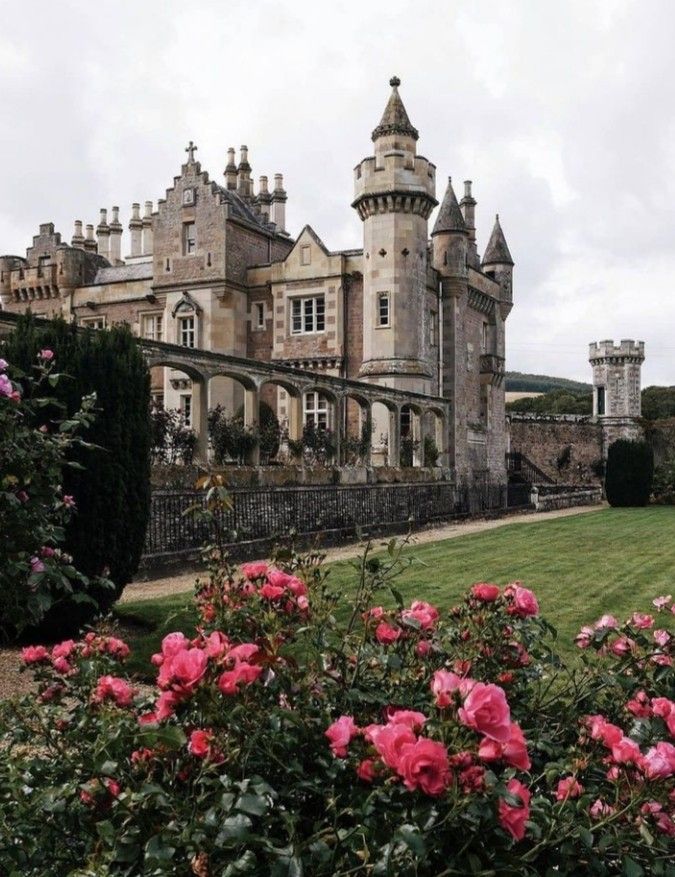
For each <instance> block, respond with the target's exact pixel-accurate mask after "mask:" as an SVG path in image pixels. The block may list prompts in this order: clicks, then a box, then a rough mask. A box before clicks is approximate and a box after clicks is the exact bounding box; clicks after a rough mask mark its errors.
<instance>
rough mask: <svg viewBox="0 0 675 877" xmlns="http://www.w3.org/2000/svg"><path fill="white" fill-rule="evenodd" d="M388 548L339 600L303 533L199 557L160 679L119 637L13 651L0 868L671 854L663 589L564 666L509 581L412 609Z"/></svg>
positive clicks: (336, 869)
mask: <svg viewBox="0 0 675 877" xmlns="http://www.w3.org/2000/svg"><path fill="white" fill-rule="evenodd" d="M401 563H402V560H401V555H400V551H399V548H397V547H396V546H395V545H394V544H393V543H392V544H391V545H390V547H389V553H388V554H387V555H386V557H385V559H381V558H379V557H373V556H371V554H370V553H369V552H368V551H367V552H366V553H365V554H364V556H363V557H362V558H361V559H360V561H359V562H358V563H355V578H356V579H357V581H358V585H357V589H356V593H355V594H350V595H349V596H348V597H347V596H345V595H342V594H338V593H335V592H333V591H332V590H331V587H330V578H329V577H327V575H326V573H325V571H324V569H323V567H322V565H321V563H320V558H319V557H318V556H317V555H310V556H308V557H304V558H303V557H298V556H296V555H294V554H291V553H288V552H282V553H280V554H279V555H278V557H277V559H276V561H275V563H274V564H273V565H267V564H264V563H251V564H244V565H243V566H242V567H241V568H240V569H238V570H237V569H233V568H231V567H230V566H228V565H227V564H226V563H224V562H221V561H217V562H214V564H213V565H212V568H211V571H210V574H209V576H208V578H207V579H206V580H205V581H203V582H201V583H198V586H197V592H196V603H197V610H198V614H199V619H200V621H199V625H198V627H197V629H196V630H195V633H194V636H192V637H191V638H188V637H187V636H185V635H184V634H183V633H172V634H169V635H168V636H166V637H165V638H164V640H163V642H162V644H161V649H160V650H159V651H158V652H157V654H156V655H154V657H153V659H152V664H153V667H152V668H151V669H152V678H153V680H154V681H153V684H152V685H147V684H145V685H143V684H141V683H139V681H138V680H133V679H128V678H127V677H126V674H125V672H124V660H125V658H126V655H127V649H126V647H125V646H124V643H122V642H120V641H119V640H117V639H114V638H110V637H106V636H101V635H97V634H95V633H89V634H87V636H85V638H84V639H83V640H82V641H80V642H74V641H72V640H69V641H66V642H65V643H61V644H59V645H58V646H55V647H53V648H51V649H46V648H44V647H41V646H35V647H30V648H27V649H26V650H25V651H24V660H25V662H26V664H27V665H28V666H29V667H30V670H31V671H32V672H33V673H34V674H35V677H36V679H37V681H38V686H39V687H38V693H37V695H35V696H32V697H28V698H24V699H23V700H21V701H14V702H8V703H5V704H4V706H3V707H2V713H1V719H0V728H1V731H2V737H1V743H0V745H1V746H2V752H3V759H2V761H1V762H0V824H1V825H2V826H3V831H4V838H5V842H4V843H3V844H0V871H2V873H8V874H21V875H38V874H39V875H47V874H48V875H61V874H73V875H81V877H82V875H100V874H120V875H139V874H142V875H163V874H185V875H190V874H193V875H198V877H203V875H214V877H215V875H226V877H233V875H240V874H257V875H273V877H281V875H294V877H298V875H312V877H315V875H318V877H323V875H325V877H328V875H331V877H334V875H343V877H347V875H357V874H363V875H373V877H376V875H388V874H391V875H429V877H432V875H434V877H440V875H450V874H462V875H464V874H486V875H487V874H512V875H541V874H547V875H549V874H550V875H556V874H579V875H581V874H598V875H601V874H625V875H641V874H645V875H646V874H657V875H658V874H661V875H667V874H670V873H672V865H671V864H670V854H671V853H672V848H673V838H674V837H675V822H674V821H673V809H674V803H675V791H674V780H673V777H674V775H675V745H674V739H673V734H674V732H675V699H674V696H675V692H674V691H673V668H672V638H671V634H670V630H669V628H670V627H672V618H673V615H672V612H671V610H672V601H671V600H670V598H669V597H663V598H657V599H656V600H655V605H654V607H653V611H652V612H650V613H642V614H639V615H633V616H632V617H631V618H629V619H627V620H626V621H625V622H622V621H620V620H619V619H616V618H612V617H611V616H606V617H604V618H602V619H600V621H599V622H597V623H596V624H595V625H592V626H591V625H589V626H588V627H587V628H584V630H582V632H581V633H580V635H579V638H578V645H579V646H580V647H581V648H580V652H579V655H580V659H579V661H578V662H577V663H575V664H574V665H573V666H567V665H566V664H565V663H564V662H563V661H562V660H561V659H560V658H559V657H558V656H557V654H556V652H555V650H554V648H553V644H554V631H553V629H552V628H551V627H550V625H549V624H547V622H546V621H545V620H544V619H542V618H541V617H540V615H539V613H538V605H537V601H536V597H535V596H534V594H533V593H532V592H531V591H529V590H528V589H527V588H525V587H524V586H523V584H522V583H520V582H514V583H513V584H511V585H509V586H507V587H506V588H503V589H502V588H499V587H498V586H496V585H490V584H489V583H480V585H477V586H474V587H473V588H472V589H471V590H470V591H469V593H468V594H467V596H466V598H465V599H464V601H463V602H462V603H461V604H460V605H457V606H453V607H451V608H450V609H443V608H441V607H434V606H430V605H429V604H428V603H424V602H422V601H414V602H412V604H410V605H406V602H404V601H403V599H402V597H401V595H400V594H399V592H398V591H397V590H396V589H395V587H393V577H394V575H395V574H396V572H397V571H398V570H399V569H400V568H401ZM618 643H624V644H627V646H626V648H624V647H623V646H622V647H621V648H617V644H618Z"/></svg>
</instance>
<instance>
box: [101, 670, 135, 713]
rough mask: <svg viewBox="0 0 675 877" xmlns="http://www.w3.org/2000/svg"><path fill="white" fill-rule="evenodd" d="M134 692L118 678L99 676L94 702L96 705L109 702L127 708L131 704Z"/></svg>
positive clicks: (126, 683)
mask: <svg viewBox="0 0 675 877" xmlns="http://www.w3.org/2000/svg"><path fill="white" fill-rule="evenodd" d="M134 694H135V691H134V689H133V688H132V687H131V685H129V683H128V682H127V681H126V679H120V678H119V676H101V678H100V679H99V680H98V683H97V684H96V690H95V692H94V700H95V701H96V702H97V703H105V701H107V700H110V701H112V702H113V703H115V704H117V706H120V707H128V706H131V704H132V703H133V699H134Z"/></svg>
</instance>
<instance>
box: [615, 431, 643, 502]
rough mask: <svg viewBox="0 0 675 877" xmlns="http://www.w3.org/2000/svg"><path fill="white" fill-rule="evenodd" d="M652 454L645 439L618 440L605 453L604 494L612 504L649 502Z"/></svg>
mask: <svg viewBox="0 0 675 877" xmlns="http://www.w3.org/2000/svg"><path fill="white" fill-rule="evenodd" d="M653 477H654V456H653V454H652V449H651V448H650V447H649V445H648V444H647V443H646V442H639V441H629V440H628V439H619V440H618V441H615V442H613V443H612V444H611V445H610V447H609V451H608V453H607V465H606V472H605V493H606V494H607V501H608V502H609V504H610V505H612V506H643V505H646V504H647V503H648V502H649V497H650V495H651V492H652V480H653Z"/></svg>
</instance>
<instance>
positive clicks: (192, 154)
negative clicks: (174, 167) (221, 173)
mask: <svg viewBox="0 0 675 877" xmlns="http://www.w3.org/2000/svg"><path fill="white" fill-rule="evenodd" d="M198 148H199V147H198V146H196V145H195V144H194V143H193V142H192V140H191V141H190V142H189V143H188V145H187V146H186V147H185V151H186V152H187V154H188V164H192V163H193V162H194V160H195V152H196V151H197V149H198Z"/></svg>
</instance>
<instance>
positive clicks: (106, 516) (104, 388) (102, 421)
mask: <svg viewBox="0 0 675 877" xmlns="http://www.w3.org/2000/svg"><path fill="white" fill-rule="evenodd" d="M45 347H48V348H51V349H52V350H53V351H54V353H55V355H56V360H55V363H56V370H57V371H58V372H60V373H65V374H67V375H68V376H69V379H67V380H63V381H61V382H60V383H59V385H58V387H57V389H56V395H57V397H58V398H59V400H60V401H61V402H63V403H65V405H66V408H67V412H68V414H72V412H74V411H76V410H77V409H78V407H79V404H80V400H81V399H82V397H83V396H84V395H87V394H89V393H92V392H95V393H96V396H97V406H96V407H97V416H96V419H95V422H94V424H93V426H91V427H90V429H89V430H88V432H87V434H86V435H85V434H83V435H82V438H84V439H85V440H86V441H87V442H90V443H92V444H94V445H96V446H97V447H96V448H90V449H80V450H78V451H77V452H75V457H74V462H75V463H78V464H79V467H78V468H70V467H68V468H67V469H66V470H65V471H64V492H65V493H69V494H72V495H73V496H74V497H75V500H76V502H77V514H76V515H75V516H74V519H73V521H72V522H71V524H70V525H69V528H68V530H67V532H66V545H65V548H66V550H67V551H68V552H69V553H70V554H72V555H73V559H74V564H75V566H76V568H77V569H79V570H80V571H81V572H83V573H85V574H86V575H88V576H96V575H107V576H108V577H109V578H110V579H111V580H112V581H113V582H114V583H115V585H116V595H115V598H116V597H118V596H119V595H120V594H121V593H122V590H123V588H124V587H125V585H127V584H129V582H130V581H131V579H132V576H133V575H134V573H135V572H136V570H137V568H138V564H139V561H140V558H141V554H142V551H143V544H144V541H145V531H146V528H147V525H148V519H149V516H150V447H151V433H150V420H149V408H150V375H149V372H148V368H147V366H146V364H145V361H144V358H143V355H142V353H141V350H140V349H139V347H138V345H137V344H136V341H135V340H134V337H133V336H132V334H131V332H130V331H129V329H128V328H127V327H122V326H114V327H113V328H111V329H108V330H90V331H87V332H83V331H81V330H80V331H78V330H77V329H76V328H75V326H73V325H72V324H68V323H66V322H65V321H64V320H62V319H57V320H53V321H50V322H49V323H45V322H43V321H40V322H39V323H38V322H37V321H36V320H35V319H34V318H33V317H32V316H31V315H30V314H28V315H26V316H25V317H23V318H22V319H21V320H20V321H19V323H18V324H17V327H16V329H15V331H14V332H13V333H12V334H11V335H10V336H9V338H8V340H7V341H6V342H5V344H4V346H3V350H4V352H5V355H6V358H7V359H8V360H10V361H11V362H12V363H14V364H15V365H16V366H18V367H19V368H22V369H23V370H24V371H29V370H30V368H31V366H32V363H34V362H35V357H36V355H37V352H38V351H39V350H41V349H43V348H45ZM44 417H45V419H48V417H49V412H45V413H44ZM80 467H81V468H80ZM94 596H96V598H97V599H98V600H99V602H100V603H103V605H104V607H105V606H106V605H109V604H110V603H111V601H112V599H113V598H111V596H110V594H109V593H107V592H106V593H101V594H96V595H94Z"/></svg>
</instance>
